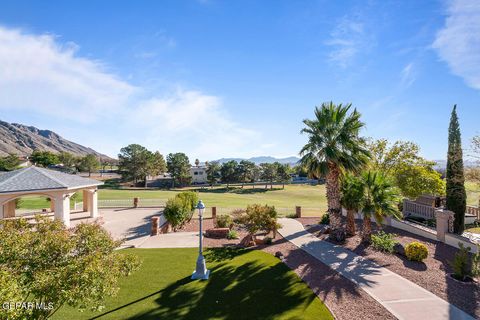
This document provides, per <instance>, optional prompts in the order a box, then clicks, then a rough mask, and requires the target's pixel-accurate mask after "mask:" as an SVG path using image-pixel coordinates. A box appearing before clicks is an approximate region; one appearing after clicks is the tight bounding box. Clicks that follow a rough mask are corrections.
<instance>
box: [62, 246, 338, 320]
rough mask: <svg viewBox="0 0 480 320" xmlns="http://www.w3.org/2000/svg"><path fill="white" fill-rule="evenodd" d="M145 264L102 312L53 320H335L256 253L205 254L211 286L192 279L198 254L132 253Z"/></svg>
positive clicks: (67, 310) (281, 268) (291, 276)
mask: <svg viewBox="0 0 480 320" xmlns="http://www.w3.org/2000/svg"><path fill="white" fill-rule="evenodd" d="M129 252H131V253H134V254H137V255H139V256H140V257H141V258H142V259H143V265H142V267H141V269H140V270H139V271H137V272H136V273H134V274H133V275H132V276H130V277H128V278H125V279H122V280H121V282H120V288H121V289H120V291H119V293H118V295H117V297H115V298H109V299H108V300H107V301H106V304H105V309H104V310H102V311H101V312H91V311H86V312H83V313H80V312H78V311H77V310H75V309H73V308H71V307H64V308H62V309H60V310H59V311H58V312H57V314H55V316H54V319H92V318H95V319H168V320H170V319H197V320H198V319H333V317H332V315H331V313H330V312H329V311H328V309H327V308H326V307H325V305H324V304H323V303H322V302H321V301H320V300H319V299H318V297H316V296H315V294H314V293H313V292H312V291H311V289H310V288H308V286H307V285H306V284H305V283H304V282H302V281H301V280H300V278H298V276H297V275H296V274H295V273H294V272H293V271H291V270H290V269H289V268H288V267H287V266H285V265H284V264H283V263H281V262H280V261H279V260H278V259H277V258H275V257H273V256H272V255H269V254H267V253H265V252H262V251H258V250H242V249H228V248H221V249H211V250H207V252H206V255H205V256H206V259H207V267H208V268H209V269H210V270H211V275H210V279H209V280H208V281H198V280H196V281H193V280H191V279H190V276H191V274H192V271H193V268H194V266H195V260H196V257H197V250H196V249H129Z"/></svg>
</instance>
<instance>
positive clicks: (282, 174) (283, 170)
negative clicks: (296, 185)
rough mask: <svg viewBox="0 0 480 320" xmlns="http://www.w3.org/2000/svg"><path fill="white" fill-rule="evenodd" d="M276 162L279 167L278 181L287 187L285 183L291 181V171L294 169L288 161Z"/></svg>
mask: <svg viewBox="0 0 480 320" xmlns="http://www.w3.org/2000/svg"><path fill="white" fill-rule="evenodd" d="M275 164H276V167H277V173H276V178H277V181H278V182H280V183H281V184H282V189H285V183H288V182H290V180H291V179H292V177H291V176H290V172H291V171H292V169H291V168H290V166H289V165H288V164H287V163H286V164H281V163H278V162H275Z"/></svg>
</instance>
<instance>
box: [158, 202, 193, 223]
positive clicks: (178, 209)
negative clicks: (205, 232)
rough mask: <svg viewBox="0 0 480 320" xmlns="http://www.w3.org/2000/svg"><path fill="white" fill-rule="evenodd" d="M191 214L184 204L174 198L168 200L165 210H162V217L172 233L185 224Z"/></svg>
mask: <svg viewBox="0 0 480 320" xmlns="http://www.w3.org/2000/svg"><path fill="white" fill-rule="evenodd" d="M191 212H192V211H191V210H189V208H188V207H185V202H184V201H182V199H179V198H176V197H175V198H172V199H168V200H167V203H166V205H165V209H163V215H164V216H165V219H167V221H168V222H169V223H170V225H171V226H172V228H173V230H174V231H176V230H177V229H178V228H179V227H181V226H182V225H183V224H184V223H185V222H186V220H187V219H188V217H189V215H191Z"/></svg>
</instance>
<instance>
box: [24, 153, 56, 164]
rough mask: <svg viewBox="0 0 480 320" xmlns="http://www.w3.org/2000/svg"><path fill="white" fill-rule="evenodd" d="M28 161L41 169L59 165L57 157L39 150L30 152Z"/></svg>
mask: <svg viewBox="0 0 480 320" xmlns="http://www.w3.org/2000/svg"><path fill="white" fill-rule="evenodd" d="M30 161H32V162H33V163H34V164H35V165H37V166H41V167H48V166H50V165H54V164H58V163H59V160H58V156H57V155H56V154H55V153H53V152H50V151H40V150H35V151H33V152H32V154H31V155H30Z"/></svg>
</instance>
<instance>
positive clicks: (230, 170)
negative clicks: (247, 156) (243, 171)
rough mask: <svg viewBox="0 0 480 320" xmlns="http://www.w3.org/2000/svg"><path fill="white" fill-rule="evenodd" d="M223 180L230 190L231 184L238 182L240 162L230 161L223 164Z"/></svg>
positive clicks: (221, 170)
mask: <svg viewBox="0 0 480 320" xmlns="http://www.w3.org/2000/svg"><path fill="white" fill-rule="evenodd" d="M220 174H221V179H222V182H223V183H226V184H227V188H229V187H230V186H229V184H230V183H234V182H237V181H238V180H239V177H238V162H237V161H235V160H230V161H227V162H225V163H223V164H222V166H221V168H220Z"/></svg>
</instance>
